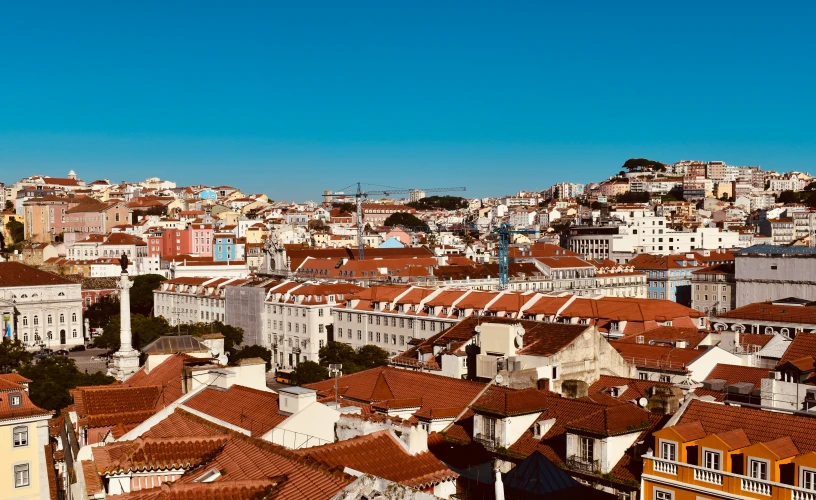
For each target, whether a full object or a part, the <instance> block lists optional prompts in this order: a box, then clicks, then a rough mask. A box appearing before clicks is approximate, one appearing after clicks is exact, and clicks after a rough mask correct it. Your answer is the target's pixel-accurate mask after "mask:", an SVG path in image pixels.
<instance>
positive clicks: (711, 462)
mask: <svg viewBox="0 0 816 500" xmlns="http://www.w3.org/2000/svg"><path fill="white" fill-rule="evenodd" d="M703 464H704V467H705V468H706V469H711V470H720V453H719V452H718V451H709V450H705V452H704V454H703Z"/></svg>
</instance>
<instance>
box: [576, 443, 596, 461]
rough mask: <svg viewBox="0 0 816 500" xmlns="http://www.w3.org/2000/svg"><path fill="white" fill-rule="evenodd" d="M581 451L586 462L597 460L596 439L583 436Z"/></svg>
mask: <svg viewBox="0 0 816 500" xmlns="http://www.w3.org/2000/svg"><path fill="white" fill-rule="evenodd" d="M579 453H580V454H581V459H582V460H584V461H586V462H591V461H593V460H595V440H594V439H592V438H587V437H582V438H581V448H580V450H579Z"/></svg>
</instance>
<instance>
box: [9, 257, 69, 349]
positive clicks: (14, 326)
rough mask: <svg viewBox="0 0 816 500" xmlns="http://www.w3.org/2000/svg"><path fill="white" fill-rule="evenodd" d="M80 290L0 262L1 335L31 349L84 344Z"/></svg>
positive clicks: (48, 275)
mask: <svg viewBox="0 0 816 500" xmlns="http://www.w3.org/2000/svg"><path fill="white" fill-rule="evenodd" d="M81 288H82V287H81V285H80V284H79V283H74V282H72V281H69V280H67V279H65V278H62V277H61V276H58V275H56V274H52V273H48V272H45V271H40V270H38V269H35V268H33V267H29V266H26V265H24V264H20V263H17V262H0V331H1V332H2V334H3V336H4V337H9V336H10V337H12V338H18V339H20V341H22V342H23V343H24V344H25V345H26V346H27V347H29V348H32V349H34V348H37V347H39V346H44V347H47V348H50V349H54V350H56V349H67V348H69V347H72V346H75V345H79V344H83V342H84V335H83V329H82V324H83V323H82V290H81Z"/></svg>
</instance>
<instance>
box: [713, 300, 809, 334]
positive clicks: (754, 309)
mask: <svg viewBox="0 0 816 500" xmlns="http://www.w3.org/2000/svg"><path fill="white" fill-rule="evenodd" d="M718 317H719V318H726V319H742V320H754V321H780V322H785V323H801V324H806V325H816V307H813V306H792V305H781V304H767V303H765V302H756V303H753V304H748V305H745V306H742V307H738V308H736V309H732V310H730V311H728V312H724V313H722V314H720V315H719V316H718ZM797 336H798V335H797Z"/></svg>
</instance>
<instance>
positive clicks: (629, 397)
mask: <svg viewBox="0 0 816 500" xmlns="http://www.w3.org/2000/svg"><path fill="white" fill-rule="evenodd" d="M623 386H626V390H625V391H624V392H623V393H622V394H619V395H618V396H616V399H617V400H619V401H634V400H637V399H640V398H642V397H648V396H649V393H648V391H649V389H651V388H652V387H672V384H671V383H670V382H655V381H651V380H641V379H637V378H625V377H614V376H612V375H601V376H600V377H599V378H598V380H596V381H595V382H594V383H593V384H592V385H590V386H589V389H588V390H587V394H588V397H589V398H590V399H594V398H595V397H596V396H597V395H598V394H608V393H609V389H611V388H612V387H623Z"/></svg>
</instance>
